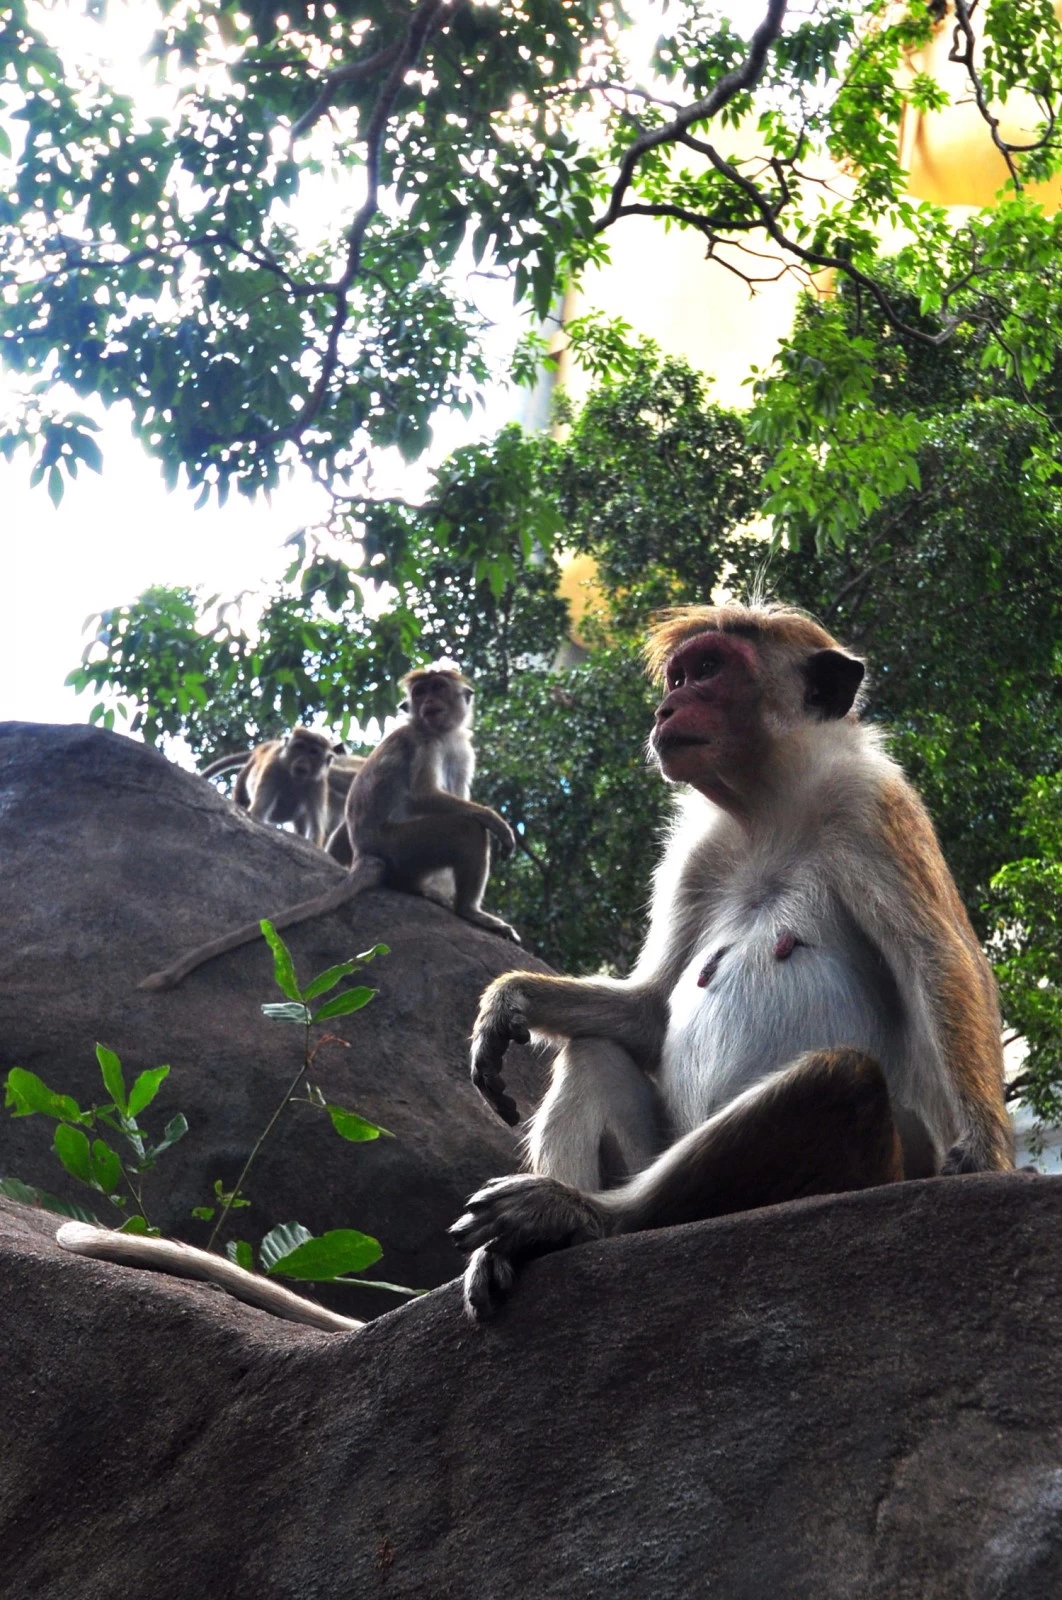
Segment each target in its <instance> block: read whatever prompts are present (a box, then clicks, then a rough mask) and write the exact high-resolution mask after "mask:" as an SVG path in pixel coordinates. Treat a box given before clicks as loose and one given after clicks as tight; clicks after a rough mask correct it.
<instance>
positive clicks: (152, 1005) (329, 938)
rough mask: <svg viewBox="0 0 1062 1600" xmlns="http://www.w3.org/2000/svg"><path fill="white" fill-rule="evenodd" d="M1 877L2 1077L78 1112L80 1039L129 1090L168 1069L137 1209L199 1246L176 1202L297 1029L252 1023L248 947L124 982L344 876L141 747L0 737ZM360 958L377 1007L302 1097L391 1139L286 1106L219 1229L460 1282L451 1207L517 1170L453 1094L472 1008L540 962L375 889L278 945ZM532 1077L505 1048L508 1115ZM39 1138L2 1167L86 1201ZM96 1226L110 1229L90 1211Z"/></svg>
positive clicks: (348, 1029)
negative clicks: (366, 1256) (176, 975)
mask: <svg viewBox="0 0 1062 1600" xmlns="http://www.w3.org/2000/svg"><path fill="white" fill-rule="evenodd" d="M0 862H2V875H3V884H4V892H3V898H2V906H3V914H2V916H0V1073H3V1074H6V1071H7V1069H8V1068H9V1067H11V1066H16V1065H17V1066H21V1067H25V1068H28V1069H29V1070H31V1071H33V1072H36V1073H37V1074H38V1075H39V1076H40V1077H42V1078H43V1079H44V1081H45V1082H46V1083H48V1084H49V1085H50V1086H51V1087H52V1088H54V1089H58V1090H62V1091H64V1092H66V1093H70V1094H73V1095H74V1096H75V1097H76V1098H77V1099H78V1100H79V1101H80V1102H81V1103H82V1104H90V1103H92V1102H94V1101H95V1102H97V1103H98V1102H99V1101H101V1100H102V1099H104V1098H105V1096H104V1093H103V1089H102V1084H101V1081H100V1076H99V1070H98V1067H97V1065H96V1060H95V1053H94V1051H95V1044H96V1041H97V1040H100V1041H102V1042H103V1043H104V1044H106V1045H108V1046H110V1048H111V1049H113V1050H116V1051H117V1052H118V1054H119V1055H120V1056H121V1058H122V1061H123V1063H124V1066H125V1069H126V1077H127V1079H129V1078H130V1077H132V1076H133V1075H134V1074H135V1073H136V1072H138V1071H140V1070H141V1069H143V1068H145V1067H152V1066H156V1065H159V1064H161V1063H164V1062H168V1063H169V1064H170V1066H171V1068H172V1071H171V1073H170V1077H169V1078H168V1080H167V1082H166V1084H165V1086H164V1088H163V1091H162V1093H161V1094H160V1096H159V1099H158V1101H157V1102H156V1105H155V1106H153V1107H152V1108H151V1111H150V1112H149V1113H148V1115H147V1117H146V1118H145V1120H146V1122H147V1123H148V1125H149V1127H151V1128H152V1130H153V1131H156V1132H157V1131H161V1127H162V1124H163V1122H164V1121H165V1120H166V1119H167V1118H168V1117H169V1116H170V1115H172V1114H173V1112H175V1111H177V1110H180V1111H183V1112H184V1113H185V1115H186V1116H187V1118H188V1121H189V1124H190V1132H189V1133H188V1135H187V1137H186V1138H185V1139H184V1141H183V1142H182V1143H181V1144H179V1145H178V1146H176V1147H175V1149H173V1150H172V1151H170V1152H169V1153H168V1154H167V1155H165V1156H164V1157H163V1158H162V1161H161V1163H160V1165H159V1168H158V1169H157V1174H156V1175H154V1176H151V1177H149V1178H148V1180H147V1186H146V1197H147V1204H148V1210H149V1214H150V1215H151V1217H152V1220H153V1221H154V1222H156V1223H158V1224H160V1225H161V1226H162V1228H163V1231H164V1232H166V1233H170V1234H174V1235H177V1236H179V1237H181V1238H185V1239H187V1240H189V1241H190V1242H191V1243H205V1240H206V1231H207V1230H206V1228H205V1226H204V1224H202V1223H197V1222H195V1221H193V1219H192V1217H191V1214H190V1213H191V1209H192V1207H193V1206H195V1205H200V1204H203V1203H204V1202H206V1201H208V1200H209V1199H210V1198H211V1191H212V1186H213V1183H214V1180H215V1179H216V1178H221V1179H222V1180H223V1181H224V1183H225V1184H226V1186H228V1185H231V1184H232V1183H233V1182H234V1181H235V1179H236V1177H237V1175H238V1173H239V1171H240V1168H241V1166H242V1164H243V1161H244V1158H245V1157H246V1155H247V1154H248V1152H249V1151H250V1150H251V1148H252V1146H253V1144H254V1141H255V1139H256V1138H257V1136H258V1135H259V1134H260V1133H261V1131H262V1129H263V1128H264V1127H265V1125H266V1122H267V1121H268V1118H269V1116H270V1115H271V1113H272V1112H273V1110H274V1109H275V1107H276V1106H277V1105H278V1104H279V1103H280V1101H281V1099H282V1097H283V1094H284V1089H285V1086H286V1085H287V1084H288V1083H289V1082H290V1081H291V1079H292V1077H293V1076H294V1073H295V1072H296V1071H297V1069H298V1064H299V1060H300V1056H301V1049H302V1045H301V1039H302V1035H301V1031H300V1030H299V1029H296V1028H294V1027H292V1026H290V1025H284V1024H281V1023H276V1022H269V1021H266V1020H265V1019H264V1018H263V1016H262V1013H261V1011H260V1009H259V1008H260V1005H261V1003H262V1002H263V1001H267V1002H268V1001H279V1000H281V999H282V998H283V997H282V995H281V994H280V992H279V991H278V990H277V989H276V988H275V987H274V984H273V981H272V970H273V963H272V957H271V955H270V953H269V951H268V949H267V947H266V945H265V944H264V942H262V941H258V942H257V943H255V944H254V945H250V946H247V947H246V948H244V949H242V950H238V951H234V952H232V953H231V954H229V955H226V956H222V957H220V958H219V959H218V960H216V961H214V962H212V963H211V964H210V965H208V966H206V967H203V968H202V969H201V970H200V971H198V972H196V973H193V974H192V975H191V976H190V977H189V978H187V979H186V980H185V982H184V984H183V985H182V986H181V987H180V988H179V989H177V990H175V991H172V992H170V993H167V994H151V993H145V992H141V991H139V990H138V989H137V983H138V981H139V980H140V979H141V978H143V977H144V976H145V975H146V974H147V973H149V972H151V971H153V970H155V969H156V968H158V967H160V966H163V965H165V964H166V963H167V962H169V961H170V960H172V959H173V958H174V957H175V956H177V955H179V954H180V953H181V952H182V951H184V950H186V949H188V948H189V947H191V946H192V945H195V944H198V943H199V942H201V941H202V940H203V939H205V938H209V937H212V936H213V935H215V934H217V933H219V932H223V931H225V930H226V929H228V928H230V927H232V926H235V925H237V924H239V923H242V922H246V921H249V920H250V919H251V918H253V917H255V916H261V915H265V914H268V913H269V912H270V911H275V910H279V909H280V908H281V907H283V906H285V905H287V904H289V903H291V902H293V901H297V900H300V899H305V898H306V897H308V896H309V895H312V894H314V893H315V892H317V891H318V890H320V889H324V888H326V887H328V886H329V885H330V884H332V883H334V882H335V881H336V880H337V878H338V876H339V874H340V870H341V869H340V868H338V867H337V866H336V865H335V864H334V863H333V862H332V861H330V860H329V859H328V858H327V857H326V856H325V855H324V854H323V852H321V851H319V850H317V849H315V847H314V846H313V845H311V844H308V843H306V842H305V841H303V840H301V839H296V838H295V837H293V836H292V835H291V834H288V833H283V832H280V831H278V830H276V829H273V828H268V827H263V826H260V825H259V824H258V823H255V822H252V821H251V820H250V819H249V818H248V817H247V815H246V814H245V813H243V812H241V811H238V810H237V809H236V808H235V807H234V806H232V805H231V804H230V803H229V802H228V801H227V800H225V799H224V798H223V797H222V796H221V795H220V794H218V793H217V791H216V790H215V789H214V788H213V787H212V786H211V785H210V784H208V783H206V782H204V780H203V779H201V778H198V777H196V776H195V775H194V774H192V773H189V772H185V771H182V770H181V769H179V768H177V767H175V766H173V765H172V764H171V763H170V762H168V761H166V760H165V759H163V757H161V756H160V755H158V754H156V753H155V752H153V751H151V750H149V749H147V748H146V747H145V746H144V745H142V744H138V743H136V742H135V741H133V740H131V739H127V738H122V737H119V736H118V735H116V734H111V733H106V732H103V731H101V730H96V729H90V728H87V727H39V726H34V725H31V724H20V723H7V724H0ZM487 903H488V904H489V903H490V902H489V891H488V902H487ZM378 941H382V942H384V943H386V944H388V945H390V947H391V951H392V954H391V955H389V956H387V957H385V958H381V959H379V960H378V961H377V962H376V963H375V964H374V965H373V966H372V967H371V968H367V969H366V978H367V981H369V982H371V983H372V984H373V985H378V986H379V994H378V996H377V998H376V999H375V1000H374V1001H373V1002H372V1003H371V1004H370V1005H369V1006H367V1007H366V1008H365V1009H364V1010H363V1011H361V1012H358V1013H356V1014H354V1015H352V1016H349V1017H345V1018H342V1019H339V1020H338V1021H337V1022H336V1023H335V1024H334V1025H333V1029H334V1032H335V1033H336V1034H337V1035H339V1036H341V1037H342V1038H343V1039H344V1040H345V1041H347V1043H348V1045H349V1048H340V1047H339V1046H331V1047H329V1048H327V1049H325V1050H323V1051H322V1052H321V1054H320V1055H319V1056H318V1058H317V1061H316V1063H315V1065H314V1069H313V1073H312V1081H313V1082H314V1083H315V1084H319V1085H320V1086H321V1087H322V1089H323V1090H324V1093H325V1095H326V1096H327V1097H328V1098H329V1099H330V1100H332V1101H334V1102H337V1103H339V1104H341V1105H344V1106H348V1107H350V1108H352V1109H354V1110H357V1111H359V1112H361V1113H362V1114H363V1115H364V1116H366V1117H368V1118H369V1119H370V1120H372V1121H374V1122H377V1123H380V1124H382V1125H383V1126H384V1127H385V1128H388V1129H389V1130H391V1131H392V1132H393V1133H394V1135H395V1137H394V1138H393V1139H380V1140H378V1141H377V1142H375V1143H372V1144H357V1145H355V1144H349V1143H345V1142H344V1141H343V1140H341V1139H340V1138H339V1137H338V1136H337V1135H336V1134H335V1133H334V1131H333V1130H332V1127H331V1124H330V1122H329V1120H328V1118H327V1117H326V1116H325V1115H324V1114H323V1113H321V1112H319V1111H314V1110H313V1109H312V1108H311V1107H309V1106H306V1105H294V1106H289V1108H288V1109H287V1111H286V1112H285V1114H284V1118H283V1120H282V1122H281V1123H280V1125H279V1126H278V1128H277V1131H276V1132H275V1133H274V1134H273V1135H272V1136H271V1138H270V1139H269V1141H268V1142H267V1144H266V1145H265V1147H264V1149H263V1151H262V1154H261V1156H260V1158H259V1160H258V1162H257V1164H256V1166H255V1169H254V1171H253V1172H252V1175H251V1180H250V1184H249V1193H250V1196H251V1198H252V1200H253V1202H254V1204H253V1207H252V1209H251V1210H250V1211H241V1212H239V1213H237V1214H236V1215H235V1217H234V1224H233V1228H232V1230H231V1232H232V1233H233V1234H237V1235H242V1236H244V1237H247V1238H249V1239H256V1238H258V1237H260V1236H261V1234H262V1233H263V1232H264V1231H265V1230H266V1229H268V1228H269V1227H271V1226H272V1225H274V1224H275V1223H280V1222H292V1221H298V1222H301V1223H302V1224H304V1226H306V1227H307V1228H309V1229H311V1231H312V1232H314V1233H318V1232H321V1231H323V1230H325V1229H327V1228H335V1227H351V1228H359V1229H362V1230H363V1231H365V1232H368V1233H371V1234H374V1235H375V1236H376V1237H377V1238H378V1239H379V1240H380V1241H381V1243H382V1244H383V1246H384V1250H385V1255H384V1259H383V1261H382V1262H381V1263H380V1264H379V1266H378V1267H376V1268H374V1269H372V1271H371V1272H370V1274H369V1276H371V1277H385V1278H388V1279H390V1280H391V1281H393V1282H398V1283H405V1284H409V1285H412V1286H416V1287H424V1288H427V1287H431V1286H432V1285H434V1284H437V1283H440V1282H443V1281H444V1280H445V1279H446V1278H448V1277H451V1276H452V1275H453V1272H454V1271H455V1270H456V1267H457V1266H458V1265H459V1261H458V1257H457V1256H456V1254H455V1252H454V1251H453V1248H452V1246H451V1245H450V1244H449V1242H448V1240H447V1238H446V1233H445V1229H446V1226H447V1224H448V1223H449V1222H451V1221H452V1220H453V1219H454V1218H455V1217H456V1216H457V1214H458V1212H459V1210H460V1209H461V1206H462V1203H463V1201H464V1199H465V1197H466V1196H467V1195H468V1194H469V1193H470V1192H471V1191H472V1190H473V1189H475V1188H477V1187H478V1186H479V1185H480V1184H481V1183H482V1182H484V1181H485V1180H486V1179H487V1178H489V1177H491V1176H493V1175H495V1174H497V1173H500V1172H504V1171H511V1170H512V1169H513V1168H514V1167H515V1166H516V1165H517V1164H518V1149H517V1144H516V1140H515V1138H514V1136H513V1134H512V1132H511V1131H510V1130H509V1129H508V1128H506V1127H504V1126H503V1125H502V1124H501V1123H500V1122H499V1121H498V1120H497V1119H496V1118H495V1117H494V1116H493V1115H492V1114H491V1113H490V1111H489V1110H488V1109H487V1108H486V1107H485V1106H484V1105H483V1103H482V1102H481V1101H480V1100H479V1098H478V1096H477V1095H476V1094H475V1092H474V1091H473V1089H472V1088H471V1085H470V1083H469V1081H468V1067H467V1049H468V1035H469V1032H470V1029H471V1026H472V1022H473V1019H474V1017H475V1014H476V1007H477V1002H478V999H479V995H480V993H481V992H482V990H483V989H484V987H485V986H486V984H487V983H488V982H489V981H490V979H491V978H493V977H495V976H497V974H498V973H500V972H504V971H506V970H507V969H508V968H510V967H532V968H535V969H536V970H543V969H542V964H541V963H540V962H537V961H536V960H535V959H534V957H532V956H530V955H528V954H527V953H526V952H524V951H522V950H521V949H519V947H517V946H515V945H513V944H511V943H509V942H508V941H506V940H503V939H500V938H498V937H496V936H495V935H493V934H489V933H485V932H482V931H481V930H479V929H477V928H473V927H471V926H470V925H469V924H468V923H466V922H461V921H459V920H458V919H457V918H456V917H454V916H452V915H450V914H448V913H447V912H446V911H444V910H442V909H440V908H439V907H436V906H434V905H431V904H429V903H428V902H427V901H424V900H421V899H419V898H416V897H413V896H409V895H401V894H394V893H388V892H379V893H374V894H368V895H365V896H363V897H361V898H360V899H358V900H357V901H355V902H354V904H353V905H352V906H351V907H350V908H349V909H348V910H347V911H346V912H341V913H339V914H337V915H335V916H331V917H326V918H322V919H320V920H319V921H316V922H312V923H308V924H306V925H304V926H303V927H301V928H296V929H292V930H291V933H290V939H289V943H290V945H291V947H292V950H293V952H294V954H295V959H296V967H297V970H298V973H299V975H300V977H301V978H302V979H303V981H305V980H306V979H308V978H309V977H310V976H311V975H312V974H313V973H315V972H317V971H319V970H321V969H322V968H324V967H326V966H329V965H330V964H332V963H335V962H337V961H341V960H343V959H344V958H345V957H347V956H350V955H354V954H356V953H357V952H358V951H360V950H363V949H365V948H367V947H368V946H371V945H372V944H374V943H376V942H378ZM538 1074H539V1069H537V1068H536V1066H535V1064H534V1062H533V1060H532V1058H531V1055H530V1053H529V1052H516V1053H514V1059H513V1073H512V1078H513V1083H514V1086H516V1088H517V1093H518V1095H519V1096H520V1098H521V1100H522V1101H523V1103H524V1104H525V1105H527V1104H529V1103H530V1102H531V1101H532V1100H533V1099H534V1098H535V1097H536V1096H537V1094H538V1092H539V1075H538ZM51 1129H52V1124H50V1123H46V1122H45V1121H44V1119H43V1118H41V1117H30V1118H23V1119H18V1120H12V1119H11V1118H10V1117H9V1116H8V1115H7V1114H6V1113H0V1174H4V1175H14V1176H15V1177H18V1178H20V1179H22V1180H23V1181H24V1182H27V1183H31V1184H35V1185H36V1186H38V1187H41V1188H45V1189H48V1190H51V1191H53V1192H54V1191H58V1192H60V1193H61V1194H63V1195H64V1196H66V1197H67V1198H70V1199H78V1200H80V1201H81V1202H82V1203H85V1202H86V1199H88V1201H89V1202H91V1196H86V1192H85V1191H84V1190H82V1189H79V1188H78V1186H77V1185H76V1184H75V1183H74V1182H73V1180H66V1179H65V1176H64V1174H63V1173H62V1170H61V1168H60V1167H59V1165H58V1163H57V1162H56V1160H55V1158H54V1156H53V1155H52V1154H51V1151H50V1139H51ZM96 1210H97V1212H98V1214H99V1215H100V1217H101V1219H103V1220H110V1219H109V1217H108V1215H107V1207H106V1203H105V1202H102V1201H101V1202H100V1204H99V1205H97V1207H96ZM341 1293H342V1295H343V1298H342V1300H339V1299H337V1298H336V1296H338V1295H339V1294H341ZM331 1303H332V1304H334V1305H339V1306H341V1308H342V1309H343V1310H344V1311H346V1312H348V1313H349V1314H350V1315H353V1316H363V1315H368V1314H371V1313H372V1312H373V1311H374V1310H380V1309H384V1308H385V1307H389V1306H391V1305H393V1304H394V1300H393V1298H386V1299H385V1298H383V1297H381V1296H376V1295H375V1294H373V1293H372V1292H370V1291H366V1290H357V1291H355V1290H347V1291H338V1290H337V1291H333V1296H332V1298H331Z"/></svg>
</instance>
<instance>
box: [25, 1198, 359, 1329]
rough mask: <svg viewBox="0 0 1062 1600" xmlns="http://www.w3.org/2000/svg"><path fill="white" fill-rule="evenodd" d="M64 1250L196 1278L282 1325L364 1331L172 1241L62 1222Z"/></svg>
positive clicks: (226, 1263) (269, 1281)
mask: <svg viewBox="0 0 1062 1600" xmlns="http://www.w3.org/2000/svg"><path fill="white" fill-rule="evenodd" d="M55 1237H56V1239H57V1240H58V1242H59V1244H61V1245H62V1247H63V1249H64V1250H71V1251H73V1253H74V1254H75V1255H78V1256H91V1257H92V1258H94V1259H95V1260H97V1261H114V1262H116V1263H117V1265H118V1266H121V1267H147V1268H149V1269H150V1270H153V1271H156V1272H168V1273H171V1274H172V1275H173V1276H174V1277H176V1278H196V1279H198V1280H199V1281H200V1282H202V1283H216V1284H217V1285H218V1286H219V1287H220V1288H222V1289H225V1290H226V1291H227V1292H228V1293H229V1294H231V1295H232V1296H233V1297H234V1298H235V1299H237V1300H242V1301H243V1302H244V1303H245V1304H246V1305H249V1306H256V1307H257V1308H258V1310H259V1311H269V1312H272V1314H273V1316H275V1317H284V1318H286V1320H287V1321H288V1322H301V1323H304V1324H305V1325H306V1326H307V1327H310V1328H323V1329H324V1330H325V1331H326V1332H328V1333H351V1332H354V1331H355V1330H356V1329H358V1328H363V1327H364V1326H365V1324H364V1322H358V1321H356V1320H355V1318H353V1317H341V1316H340V1315H339V1313H338V1312H336V1311H328V1310H326V1308H325V1307H324V1306H319V1305H317V1304H316V1302H315V1301H313V1300H304V1299H303V1298H302V1296H301V1295H297V1294H292V1292H291V1290H290V1289H285V1288H283V1287H282V1286H281V1285H280V1284H279V1283H274V1282H273V1280H272V1279H271V1278H262V1277H259V1275H258V1274H257V1273H255V1272H245V1271H244V1269H243V1268H242V1267H238V1266H237V1265H236V1263H235V1262H234V1261H230V1260H229V1259H228V1257H227V1256H216V1255H212V1254H210V1253H209V1252H208V1251H206V1250H197V1249H196V1248H195V1246H194V1245H190V1244H178V1243H177V1241H176V1239H144V1238H141V1237H138V1236H137V1235H135V1234H130V1233H115V1232H113V1231H112V1230H111V1229H110V1228H92V1227H89V1226H88V1224H87V1223H84V1222H64V1223H63V1225H62V1227H61V1228H60V1229H59V1231H58V1233H57V1234H56V1236H55Z"/></svg>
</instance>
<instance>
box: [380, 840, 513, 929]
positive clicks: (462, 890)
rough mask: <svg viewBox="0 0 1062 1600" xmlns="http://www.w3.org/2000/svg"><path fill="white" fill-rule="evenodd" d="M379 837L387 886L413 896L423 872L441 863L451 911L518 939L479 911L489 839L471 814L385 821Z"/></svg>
mask: <svg viewBox="0 0 1062 1600" xmlns="http://www.w3.org/2000/svg"><path fill="white" fill-rule="evenodd" d="M379 839H380V851H381V854H382V855H383V856H384V857H385V859H386V861H387V867H388V872H387V881H388V883H389V884H390V886H391V887H392V888H394V889H401V890H403V891H404V892H405V893H406V894H419V893H420V886H421V883H422V881H423V880H424V878H426V877H427V876H428V875H429V873H432V872H437V871H438V870H439V869H440V868H441V867H447V868H449V869H450V870H451V871H452V872H453V875H454V903H453V907H452V909H453V911H454V914H455V915H456V916H459V917H461V918H462V919H463V920H464V921H465V922H471V923H473V924H474V926H475V927H477V928H486V929H488V930H489V931H490V932H491V933H498V934H501V936H502V937H503V938H505V939H512V940H513V941H514V943H516V944H519V943H520V935H519V934H518V933H517V932H516V929H515V928H511V927H510V926H509V924H508V923H507V922H503V921H502V919H501V917H492V916H491V914H490V912H489V911H483V910H481V909H480V904H479V902H480V900H481V899H482V897H483V891H484V889H485V888H486V886H487V875H488V873H489V872H490V841H489V839H488V836H487V832H486V829H485V828H484V827H483V826H482V824H481V823H479V822H478V821H476V819H475V818H474V817H470V816H464V815H461V814H460V813H458V814H456V815H455V814H440V815H438V816H434V815H433V816H430V817H412V818H410V820H409V821H408V822H394V823H389V824H388V825H387V827H386V828H382V829H380V831H379ZM429 898H431V897H429Z"/></svg>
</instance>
